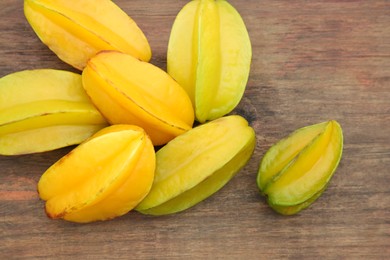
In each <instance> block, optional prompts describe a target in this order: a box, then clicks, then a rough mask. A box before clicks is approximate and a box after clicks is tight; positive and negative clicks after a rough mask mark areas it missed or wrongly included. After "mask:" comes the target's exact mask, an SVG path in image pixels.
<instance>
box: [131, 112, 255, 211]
mask: <svg viewBox="0 0 390 260" xmlns="http://www.w3.org/2000/svg"><path fill="white" fill-rule="evenodd" d="M255 145H256V139H255V133H254V130H253V129H252V128H251V127H250V126H248V123H247V121H246V120H245V119H244V118H242V117H240V116H228V117H222V118H220V119H217V120H214V121H212V122H209V123H207V124H204V125H201V126H198V127H196V128H194V129H192V130H190V131H188V132H186V133H185V134H183V135H180V136H178V137H176V138H175V139H173V140H172V141H171V142H169V143H168V144H167V145H166V146H164V147H163V148H161V149H160V150H159V151H158V152H157V154H156V157H157V164H156V174H155V179H154V183H153V186H152V189H151V191H150V193H149V194H148V196H147V197H146V198H145V199H144V200H143V201H142V202H141V203H140V204H139V205H138V206H137V208H136V210H137V211H140V212H141V213H144V214H151V215H165V214H172V213H176V212H180V211H183V210H185V209H188V208H190V207H192V206H194V205H195V204H197V203H199V202H200V201H202V200H204V199H206V198H207V197H209V196H211V195H212V194H214V193H215V192H217V191H218V190H219V189H221V188H222V187H223V186H224V185H225V184H226V183H227V182H228V181H229V180H230V179H231V178H233V176H234V175H235V174H237V172H238V171H239V170H240V169H241V168H242V167H244V166H245V164H246V163H247V162H248V160H249V159H250V157H251V155H252V153H253V150H254V147H255Z"/></svg>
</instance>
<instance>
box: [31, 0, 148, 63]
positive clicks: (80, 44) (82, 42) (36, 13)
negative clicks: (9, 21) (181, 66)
mask: <svg viewBox="0 0 390 260" xmlns="http://www.w3.org/2000/svg"><path fill="white" fill-rule="evenodd" d="M24 13H25V16H26V18H27V20H28V22H29V23H30V25H31V27H32V28H33V30H34V31H35V33H36V34H37V35H38V37H39V38H40V39H41V41H42V42H43V43H44V44H45V45H47V46H48V47H49V48H50V49H51V50H52V51H53V52H54V53H55V54H56V55H57V56H58V57H59V58H60V59H61V60H63V61H64V62H66V63H68V64H69V65H71V66H73V67H75V68H77V69H79V70H82V69H83V68H84V67H85V66H86V63H87V61H88V60H89V59H90V58H91V57H92V56H94V55H95V54H96V53H98V52H99V51H102V50H118V51H121V52H124V53H128V54H130V55H133V56H134V57H136V58H137V59H141V60H143V61H149V60H150V58H151V50H150V46H149V43H148V41H147V39H146V37H145V35H144V34H143V32H142V31H141V29H140V28H139V27H138V26H137V24H136V23H135V22H134V21H133V20H132V19H131V18H130V17H129V16H128V15H127V14H126V13H125V12H124V11H123V10H121V9H120V8H119V6H117V5H116V4H115V3H114V2H112V1H109V0H83V1H69V0H25V1H24Z"/></svg>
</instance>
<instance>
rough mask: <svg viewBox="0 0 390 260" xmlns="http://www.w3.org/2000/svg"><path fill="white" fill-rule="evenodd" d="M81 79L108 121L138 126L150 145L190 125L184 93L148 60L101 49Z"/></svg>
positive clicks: (191, 114)
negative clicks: (148, 138) (144, 133)
mask: <svg viewBox="0 0 390 260" xmlns="http://www.w3.org/2000/svg"><path fill="white" fill-rule="evenodd" d="M82 79H83V86H84V88H85V90H86V92H87V93H88V95H89V96H90V97H91V100H92V102H93V103H94V104H95V105H96V107H97V108H98V109H99V111H100V112H101V113H102V114H103V115H104V116H105V118H107V120H108V121H109V122H111V123H112V124H134V125H138V126H141V127H142V128H144V129H145V131H146V132H147V133H148V135H149V136H150V138H151V140H152V142H153V144H154V145H162V144H165V143H167V142H168V141H169V140H171V139H173V138H174V137H175V136H178V135H180V134H182V133H184V132H186V131H188V130H189V129H191V128H192V124H193V121H194V110H193V108H192V104H191V101H190V99H189V97H188V95H187V94H186V92H185V91H184V90H183V89H182V88H181V87H180V86H179V85H178V84H177V82H176V81H175V80H173V79H172V78H171V77H170V76H169V75H168V74H167V73H165V72H164V71H162V70H161V69H159V68H157V67H156V66H154V65H152V64H149V63H146V62H142V61H139V60H137V59H135V58H133V57H132V56H130V55H127V54H123V53H119V52H116V51H104V52H101V53H99V54H98V55H96V56H95V57H93V58H92V59H90V60H89V62H88V65H87V67H86V68H85V69H84V71H83V74H82Z"/></svg>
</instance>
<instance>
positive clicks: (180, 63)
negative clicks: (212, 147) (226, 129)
mask: <svg viewBox="0 0 390 260" xmlns="http://www.w3.org/2000/svg"><path fill="white" fill-rule="evenodd" d="M167 56H168V57H167V67H168V73H169V74H170V75H171V76H172V77H173V78H174V79H176V80H177V81H178V82H179V84H180V85H181V86H182V87H183V88H184V89H185V90H186V91H187V93H188V94H189V96H190V98H191V100H192V103H193V106H194V108H195V114H196V119H197V120H198V121H199V122H205V121H207V120H213V119H216V118H219V117H221V116H223V115H226V114H227V113H229V112H230V111H232V110H233V109H234V108H235V107H236V106H237V104H238V103H239V101H240V100H241V98H242V96H243V94H244V91H245V87H246V84H247V81H248V77H249V71H250V64H251V58H252V48H251V42H250V38H249V35H248V32H247V29H246V27H245V24H244V22H243V20H242V18H241V16H240V14H239V13H238V12H237V11H236V10H235V9H234V7H232V6H231V5H230V4H229V3H228V2H227V1H223V0H194V1H191V2H189V3H188V4H187V5H186V6H184V8H183V9H182V10H181V11H180V12H179V14H178V15H177V17H176V20H175V22H174V24H173V27H172V31H171V35H170V39H169V45H168V54H167Z"/></svg>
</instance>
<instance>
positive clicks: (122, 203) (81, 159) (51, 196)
mask: <svg viewBox="0 0 390 260" xmlns="http://www.w3.org/2000/svg"><path fill="white" fill-rule="evenodd" d="M154 169H155V152H154V147H153V145H152V142H151V141H150V139H149V137H148V136H147V134H146V133H145V131H144V130H143V129H142V128H140V127H138V126H131V125H114V126H109V127H107V128H104V129H102V130H101V131H99V132H98V133H96V134H95V135H94V136H93V137H91V138H90V139H88V140H87V141H86V142H84V143H82V144H81V145H79V146H77V147H76V148H75V149H74V150H73V151H71V152H70V153H69V154H67V155H65V156H64V157H62V158H61V159H60V160H59V161H57V162H56V163H55V164H53V165H52V166H51V167H50V168H49V169H48V170H47V171H46V172H45V173H44V174H43V175H42V177H41V178H40V180H39V183H38V192H39V196H40V198H41V199H42V200H45V201H46V206H45V209H46V213H47V215H48V216H49V217H50V218H53V219H58V218H63V219H65V220H68V221H72V222H79V223H86V222H92V221H98V220H108V219H112V218H115V217H118V216H122V215H124V214H126V213H128V212H129V211H130V210H132V209H133V208H134V207H135V206H136V205H137V204H138V203H139V202H140V201H141V200H142V199H143V198H144V197H145V196H146V194H147V193H148V192H149V190H150V187H151V185H152V182H153V177H154Z"/></svg>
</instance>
